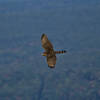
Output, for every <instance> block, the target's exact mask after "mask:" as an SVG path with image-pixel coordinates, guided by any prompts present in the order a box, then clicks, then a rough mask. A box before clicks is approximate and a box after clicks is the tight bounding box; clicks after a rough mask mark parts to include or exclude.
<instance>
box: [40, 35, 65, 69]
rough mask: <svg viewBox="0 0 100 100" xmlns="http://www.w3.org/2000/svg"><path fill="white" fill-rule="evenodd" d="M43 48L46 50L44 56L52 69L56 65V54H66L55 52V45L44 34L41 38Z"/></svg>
mask: <svg viewBox="0 0 100 100" xmlns="http://www.w3.org/2000/svg"><path fill="white" fill-rule="evenodd" d="M41 42H42V47H43V48H44V49H45V52H44V53H43V56H46V57H47V63H48V66H49V67H50V68H54V67H55V64H56V54H57V53H58V54H59V53H65V52H66V51H54V49H53V45H52V44H51V42H50V41H49V40H48V38H47V36H46V35H45V34H43V35H42V36H41Z"/></svg>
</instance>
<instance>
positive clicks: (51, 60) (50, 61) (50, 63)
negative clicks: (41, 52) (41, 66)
mask: <svg viewBox="0 0 100 100" xmlns="http://www.w3.org/2000/svg"><path fill="white" fill-rule="evenodd" d="M47 63H48V66H49V67H50V68H54V67H55V64H56V56H55V55H53V56H50V57H49V56H47Z"/></svg>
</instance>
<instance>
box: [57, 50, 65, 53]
mask: <svg viewBox="0 0 100 100" xmlns="http://www.w3.org/2000/svg"><path fill="white" fill-rule="evenodd" d="M66 52H67V51H66V50H62V51H55V54H61V53H66Z"/></svg>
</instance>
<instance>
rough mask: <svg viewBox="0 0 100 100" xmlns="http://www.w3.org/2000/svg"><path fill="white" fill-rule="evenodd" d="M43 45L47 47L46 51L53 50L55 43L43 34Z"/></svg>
mask: <svg viewBox="0 0 100 100" xmlns="http://www.w3.org/2000/svg"><path fill="white" fill-rule="evenodd" d="M41 42H42V47H43V48H44V49H45V51H46V52H48V51H50V50H53V45H52V44H51V42H50V41H49V40H48V37H47V36H46V35H45V34H42V36H41Z"/></svg>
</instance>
